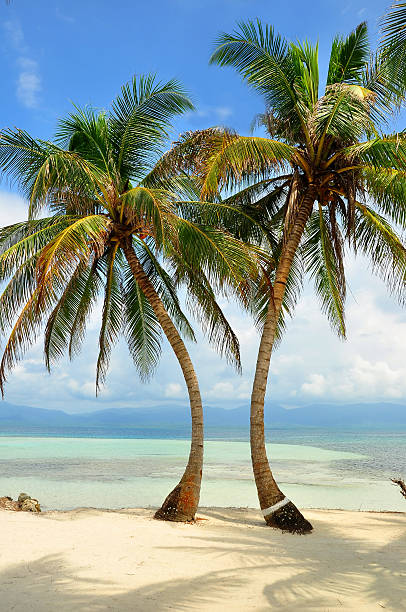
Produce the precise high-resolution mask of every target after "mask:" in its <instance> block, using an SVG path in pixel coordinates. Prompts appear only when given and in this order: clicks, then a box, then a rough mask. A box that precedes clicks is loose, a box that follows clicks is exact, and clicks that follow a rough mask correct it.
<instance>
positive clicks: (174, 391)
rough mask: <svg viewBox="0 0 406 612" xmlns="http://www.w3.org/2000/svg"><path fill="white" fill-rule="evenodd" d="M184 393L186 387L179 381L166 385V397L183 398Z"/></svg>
mask: <svg viewBox="0 0 406 612" xmlns="http://www.w3.org/2000/svg"><path fill="white" fill-rule="evenodd" d="M184 395H185V392H184V389H183V388H182V386H181V385H180V384H179V383H169V384H167V385H166V387H165V397H171V398H181V397H183V396H184Z"/></svg>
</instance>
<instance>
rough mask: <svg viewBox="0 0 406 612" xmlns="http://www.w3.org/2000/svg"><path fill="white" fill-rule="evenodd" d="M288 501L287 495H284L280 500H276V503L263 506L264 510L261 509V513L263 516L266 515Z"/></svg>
mask: <svg viewBox="0 0 406 612" xmlns="http://www.w3.org/2000/svg"><path fill="white" fill-rule="evenodd" d="M289 502H290V499H288V498H287V497H284V498H283V499H281V501H278V502H277V503H276V504H274V505H273V506H271V507H270V508H265V509H264V510H262V514H263V515H264V516H268V514H273V513H274V512H276V511H277V510H279V508H283V506H286V504H288V503H289Z"/></svg>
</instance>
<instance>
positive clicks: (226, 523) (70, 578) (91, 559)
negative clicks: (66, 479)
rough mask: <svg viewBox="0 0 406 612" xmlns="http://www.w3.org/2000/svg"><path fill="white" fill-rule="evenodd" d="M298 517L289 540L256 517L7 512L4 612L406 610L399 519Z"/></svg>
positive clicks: (2, 528)
mask: <svg viewBox="0 0 406 612" xmlns="http://www.w3.org/2000/svg"><path fill="white" fill-rule="evenodd" d="M305 514H306V516H307V517H308V518H309V519H310V520H311V521H312V523H313V525H314V527H315V531H314V532H313V533H312V534H311V535H307V536H293V535H289V534H282V533H280V532H279V531H277V530H274V529H270V528H268V527H266V526H265V523H263V521H262V519H261V517H260V516H259V513H258V511H256V510H237V509H233V510H228V509H227V510H225V509H205V510H202V511H201V512H200V513H199V516H201V517H204V518H207V519H208V520H206V521H201V522H199V523H198V524H195V525H184V524H174V523H163V522H158V521H155V520H153V519H152V518H151V517H152V512H151V511H150V510H122V511H114V512H112V511H101V510H91V509H85V510H74V511H70V512H49V513H44V514H42V515H31V514H27V513H13V512H6V511H3V512H1V513H0V538H1V540H0V542H1V545H0V610H1V612H5V611H7V612H8V611H9V610H13V611H15V612H20V611H21V612H22V611H24V612H27V611H30V610H33V611H34V610H35V612H48V611H49V612H51V611H52V612H60V611H66V610H69V611H77V610H80V611H82V610H92V611H93V610H94V611H98V610H115V611H120V612H121V611H127V610H128V611H129V610H131V611H142V612H144V611H145V612H149V611H154V612H159V611H161V610H179V611H180V610H210V611H213V612H215V611H222V612H228V611H229V610H230V611H234V610H239V611H240V610H241V611H242V610H244V611H245V610H259V611H265V610H270V609H279V610H292V611H293V610H294V611H295V612H301V610H315V611H316V610H317V611H318V612H321V611H324V610H336V609H337V610H359V611H363V610H382V609H383V608H384V609H386V610H396V611H398V610H406V538H405V535H406V514H405V513H398V514H396V513H367V512H365V513H364V512H347V511H338V510H337V511H336V510H308V511H306V512H305Z"/></svg>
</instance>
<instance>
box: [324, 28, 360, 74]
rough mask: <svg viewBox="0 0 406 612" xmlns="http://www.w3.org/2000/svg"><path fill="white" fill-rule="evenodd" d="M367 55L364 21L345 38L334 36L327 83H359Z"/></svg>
mask: <svg viewBox="0 0 406 612" xmlns="http://www.w3.org/2000/svg"><path fill="white" fill-rule="evenodd" d="M368 55H369V44H368V28H367V24H366V22H365V21H364V22H362V23H360V24H359V25H358V26H357V27H356V29H355V30H354V31H353V32H351V33H350V34H349V36H347V37H346V38H342V37H341V36H336V38H335V39H334V40H333V45H332V48H331V54H330V64H329V68H328V75H327V85H335V84H336V83H355V84H360V82H361V78H362V72H363V69H364V66H365V64H366V62H367V61H368Z"/></svg>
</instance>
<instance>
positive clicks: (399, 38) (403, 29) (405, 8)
mask: <svg viewBox="0 0 406 612" xmlns="http://www.w3.org/2000/svg"><path fill="white" fill-rule="evenodd" d="M382 25H383V27H382V32H383V44H384V45H385V46H386V47H389V48H390V49H393V50H394V51H395V52H396V48H397V49H398V50H399V48H401V47H402V46H403V47H405V45H406V2H401V1H400V0H394V2H392V5H391V7H390V9H389V11H388V13H387V14H386V15H385V16H384V17H383V19H382Z"/></svg>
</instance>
